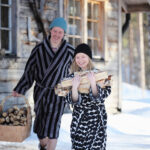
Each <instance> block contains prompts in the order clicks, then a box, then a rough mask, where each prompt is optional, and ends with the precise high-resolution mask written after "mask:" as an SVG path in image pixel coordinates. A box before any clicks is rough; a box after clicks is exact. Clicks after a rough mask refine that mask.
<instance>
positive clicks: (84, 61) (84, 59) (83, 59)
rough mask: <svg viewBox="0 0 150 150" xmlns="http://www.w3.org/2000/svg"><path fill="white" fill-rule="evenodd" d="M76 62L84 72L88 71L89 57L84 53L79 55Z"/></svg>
mask: <svg viewBox="0 0 150 150" xmlns="http://www.w3.org/2000/svg"><path fill="white" fill-rule="evenodd" d="M75 61H76V64H77V65H78V66H79V67H80V68H81V69H82V70H86V69H87V66H88V63H89V56H88V55H86V54H84V53H77V54H76V56H75Z"/></svg>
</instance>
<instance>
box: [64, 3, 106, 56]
mask: <svg viewBox="0 0 150 150" xmlns="http://www.w3.org/2000/svg"><path fill="white" fill-rule="evenodd" d="M65 12H66V14H65V15H66V18H67V20H68V31H67V38H68V41H69V42H70V43H71V44H72V45H74V46H76V45H78V44H79V43H81V42H85V43H88V44H89V45H90V46H91V48H92V50H93V52H92V53H93V58H101V57H103V56H104V54H103V53H104V49H103V47H104V46H103V44H104V41H103V39H104V38H103V31H104V29H103V28H104V26H103V24H104V17H103V15H104V13H103V12H104V2H102V1H100V2H99V1H97V0H89V1H88V0H87V1H85V0H66V1H65Z"/></svg>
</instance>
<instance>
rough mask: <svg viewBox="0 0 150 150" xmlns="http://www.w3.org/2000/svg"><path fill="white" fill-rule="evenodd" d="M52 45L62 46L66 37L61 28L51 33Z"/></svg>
mask: <svg viewBox="0 0 150 150" xmlns="http://www.w3.org/2000/svg"><path fill="white" fill-rule="evenodd" d="M50 33H51V42H52V44H60V42H61V41H62V39H63V37H64V30H63V29H62V28H60V27H54V28H52V29H51V31H50Z"/></svg>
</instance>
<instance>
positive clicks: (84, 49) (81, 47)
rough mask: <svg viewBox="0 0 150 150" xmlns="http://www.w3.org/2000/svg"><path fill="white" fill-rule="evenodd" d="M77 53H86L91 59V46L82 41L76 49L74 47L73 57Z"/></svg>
mask: <svg viewBox="0 0 150 150" xmlns="http://www.w3.org/2000/svg"><path fill="white" fill-rule="evenodd" d="M78 53H84V54H86V55H88V56H89V57H90V58H91V59H92V51H91V48H90V47H89V46H88V45H87V44H85V43H82V44H79V45H78V46H77V47H76V49H75V53H74V57H75V56H76V54H78Z"/></svg>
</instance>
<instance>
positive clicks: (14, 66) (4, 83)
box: [0, 0, 121, 113]
mask: <svg viewBox="0 0 150 150" xmlns="http://www.w3.org/2000/svg"><path fill="white" fill-rule="evenodd" d="M90 1H91V0H90ZM65 2H66V1H65V0H64V3H63V5H64V6H59V4H62V3H60V2H59V1H58V0H48V1H47V3H46V5H45V7H44V9H43V14H42V19H43V21H44V27H45V28H46V31H47V32H48V26H49V23H50V22H51V21H52V19H53V18H55V17H57V16H65V15H66V12H64V11H63V13H64V14H63V15H62V14H59V13H60V12H61V13H62V10H61V11H60V10H59V8H61V9H62V8H63V7H65V5H67V4H66V3H65ZM84 2H86V3H84V5H82V6H83V7H82V9H84V12H87V5H86V4H87V3H88V0H84ZM95 2H103V4H102V5H101V10H104V11H103V12H101V13H100V14H101V16H99V17H100V21H103V22H102V23H101V24H102V28H101V29H100V31H99V32H100V34H101V35H103V36H102V39H101V42H100V43H101V44H100V45H101V46H102V47H101V49H103V51H104V58H105V62H100V61H98V60H95V62H94V63H95V65H96V66H97V68H99V69H102V70H104V71H107V72H108V73H109V74H112V75H113V86H112V94H111V96H110V97H109V98H108V99H107V101H106V108H107V111H108V112H111V113H117V111H118V110H117V108H118V107H120V100H119V99H120V93H119V92H120V88H121V87H120V82H121V81H120V71H119V69H120V53H121V52H120V49H121V45H120V43H121V37H120V35H121V20H120V18H119V17H121V6H120V1H119V0H96V1H95ZM17 5H18V6H17V7H18V10H17V26H16V27H17V57H16V58H4V59H3V60H0V99H2V98H3V97H4V96H6V95H9V94H10V93H11V91H12V89H13V88H14V86H15V84H16V83H17V80H19V78H20V77H21V74H22V73H23V69H24V67H25V66H24V65H25V63H26V61H27V58H28V57H29V55H30V52H31V50H32V48H33V47H34V46H35V45H36V43H37V42H36V41H29V36H28V19H29V18H28V17H30V19H31V22H30V23H31V26H30V27H31V28H30V29H29V30H30V31H31V35H32V36H34V37H37V38H39V39H40V34H39V33H38V29H37V25H36V22H35V19H34V17H33V15H32V13H31V11H30V9H29V5H28V2H27V1H26V0H21V1H17ZM119 13H120V14H119ZM66 17H67V16H66ZM82 17H83V18H81V19H84V20H85V22H87V14H86V13H85V14H84V15H83V16H82ZM85 22H84V23H83V26H84V29H83V31H82V32H83V35H84V36H83V37H84V38H83V39H82V40H83V42H87V36H88V35H87V32H86V31H87V26H86V24H85ZM40 40H42V39H40ZM32 90H33V89H30V90H29V92H27V97H28V99H30V101H31V103H32V104H33V98H32ZM32 107H33V105H32Z"/></svg>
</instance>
